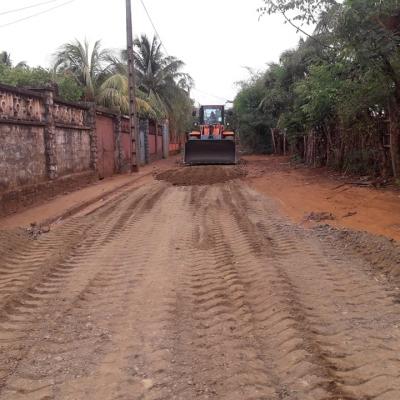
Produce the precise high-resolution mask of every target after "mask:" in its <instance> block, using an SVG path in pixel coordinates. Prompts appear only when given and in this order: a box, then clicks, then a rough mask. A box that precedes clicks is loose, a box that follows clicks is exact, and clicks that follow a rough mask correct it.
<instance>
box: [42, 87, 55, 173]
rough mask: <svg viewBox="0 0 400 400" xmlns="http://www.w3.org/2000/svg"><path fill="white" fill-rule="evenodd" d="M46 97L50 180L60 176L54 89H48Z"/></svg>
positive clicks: (47, 154)
mask: <svg viewBox="0 0 400 400" xmlns="http://www.w3.org/2000/svg"><path fill="white" fill-rule="evenodd" d="M44 95H45V99H44V106H45V120H46V126H45V128H44V144H45V157H46V172H47V176H48V178H49V179H50V180H53V179H56V178H57V177H58V168H57V154H56V145H57V142H56V126H55V122H54V91H53V90H52V89H48V90H47V89H46V90H45V91H44Z"/></svg>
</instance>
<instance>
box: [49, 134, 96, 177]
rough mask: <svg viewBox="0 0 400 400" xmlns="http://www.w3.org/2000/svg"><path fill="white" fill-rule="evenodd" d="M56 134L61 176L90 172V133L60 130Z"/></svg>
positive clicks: (59, 173)
mask: <svg viewBox="0 0 400 400" xmlns="http://www.w3.org/2000/svg"><path fill="white" fill-rule="evenodd" d="M55 133H56V143H57V145H56V158H57V167H58V168H57V171H58V175H59V176H64V175H67V174H73V173H75V172H82V171H89V170H90V135H89V132H88V131H85V130H76V129H68V130H66V129H59V128H57V129H56V130H55Z"/></svg>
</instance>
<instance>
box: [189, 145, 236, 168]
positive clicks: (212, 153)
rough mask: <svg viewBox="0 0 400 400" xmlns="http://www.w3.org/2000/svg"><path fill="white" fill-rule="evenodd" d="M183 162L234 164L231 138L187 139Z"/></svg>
mask: <svg viewBox="0 0 400 400" xmlns="http://www.w3.org/2000/svg"><path fill="white" fill-rule="evenodd" d="M184 161H185V164H189V165H200V164H236V145H235V142H234V141H233V140H229V139H222V140H189V141H188V142H186V144H185V160H184Z"/></svg>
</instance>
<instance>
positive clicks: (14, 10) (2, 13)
mask: <svg viewBox="0 0 400 400" xmlns="http://www.w3.org/2000/svg"><path fill="white" fill-rule="evenodd" d="M57 1H60V0H47V1H42V2H41V3H36V4H31V5H30V6H26V7H21V8H14V9H13V10H7V11H1V12H0V15H7V14H12V13H16V12H19V11H25V10H29V9H30V8H36V7H40V6H44V5H46V4H50V3H56V2H57Z"/></svg>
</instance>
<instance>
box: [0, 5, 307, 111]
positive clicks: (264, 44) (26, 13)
mask: <svg viewBox="0 0 400 400" xmlns="http://www.w3.org/2000/svg"><path fill="white" fill-rule="evenodd" d="M68 1H70V2H68ZM142 1H143V2H144V4H145V5H146V7H147V10H148V12H149V14H150V16H151V18H152V20H153V22H154V25H155V27H156V29H157V31H158V33H159V35H160V37H161V39H162V42H163V44H164V46H165V49H166V51H167V52H168V54H169V55H172V56H175V57H178V58H179V59H181V60H182V61H184V62H185V64H186V66H185V71H186V72H188V73H189V74H190V75H191V76H192V77H193V78H194V80H195V88H194V90H193V91H192V97H194V98H195V100H196V101H197V102H199V103H200V104H223V103H225V102H226V101H231V100H233V99H234V97H235V94H236V93H237V90H238V86H237V84H236V83H237V82H238V81H241V80H245V79H247V78H248V77H249V72H248V70H247V68H246V67H249V68H251V69H253V70H254V71H258V70H262V69H264V68H265V67H266V65H267V64H268V63H269V62H273V61H278V60H279V55H280V54H281V53H282V52H283V51H284V50H287V49H289V48H293V47H295V46H296V45H297V43H298V40H299V38H300V36H299V34H298V33H296V30H295V29H294V28H293V27H291V26H289V25H287V24H285V23H284V20H283V18H282V17H281V16H279V15H274V16H264V17H262V18H261V19H260V20H259V14H258V12H257V8H258V7H260V6H262V5H263V1H262V0H198V1H195V0H142ZM43 2H47V4H43V5H42V6H40V7H33V8H29V9H26V10H22V11H18V12H13V13H6V12H8V11H10V10H15V9H18V8H23V7H28V6H31V5H36V4H38V3H43ZM59 5H61V6H60V7H59V8H55V9H52V8H54V7H58V6H59ZM132 8H133V30H134V36H137V35H139V34H142V33H146V34H147V35H148V36H150V37H152V36H153V35H154V30H153V27H152V25H151V23H150V21H149V19H148V17H147V15H146V13H145V11H144V8H143V5H142V3H141V0H132ZM49 9H52V10H50V11H48V12H45V13H43V14H42V15H37V16H35V17H32V18H29V19H26V20H23V21H20V22H17V23H13V22H14V21H16V20H19V19H23V18H26V17H31V16H33V15H34V14H38V13H40V12H42V11H46V10H49ZM9 23H12V24H11V25H7V24H9ZM75 38H76V39H79V40H84V39H85V38H87V39H88V40H89V41H90V42H91V43H93V42H94V41H95V40H98V39H101V40H102V44H103V46H104V47H106V48H112V49H118V48H124V47H126V30H125V0H72V1H71V0H0V50H6V51H7V52H9V53H10V54H11V58H12V60H13V61H14V62H15V63H17V62H19V61H27V62H28V64H29V65H31V66H37V65H41V66H45V67H48V66H50V64H51V61H52V54H53V53H54V52H55V50H56V49H57V48H58V47H59V46H60V45H61V44H63V43H66V42H69V41H72V40H74V39H75Z"/></svg>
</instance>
